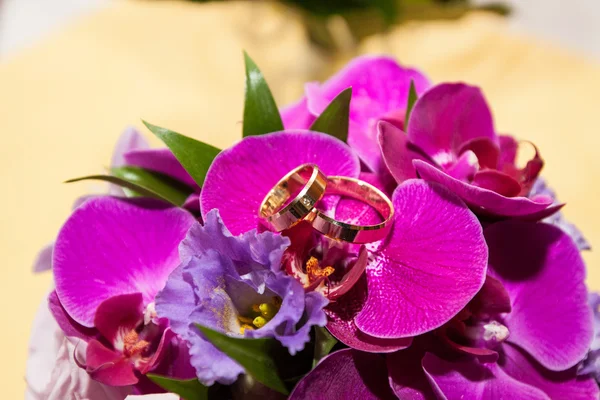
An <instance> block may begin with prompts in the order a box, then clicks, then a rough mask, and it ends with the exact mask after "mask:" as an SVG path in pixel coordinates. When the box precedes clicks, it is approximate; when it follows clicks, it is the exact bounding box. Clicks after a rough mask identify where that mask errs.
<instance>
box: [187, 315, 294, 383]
mask: <svg viewBox="0 0 600 400" xmlns="http://www.w3.org/2000/svg"><path fill="white" fill-rule="evenodd" d="M196 327H197V328H198V329H200V331H201V332H202V333H203V334H204V336H205V337H206V339H207V340H208V341H210V342H211V343H212V344H213V345H215V347H216V348H218V349H219V350H221V351H222V352H223V353H225V354H227V355H228V356H229V357H231V358H233V359H234V360H235V361H237V362H238V363H239V364H240V365H241V366H242V367H244V369H245V370H246V372H247V373H248V374H250V375H251V376H252V377H253V378H254V379H256V380H257V381H258V382H260V383H262V384H263V385H265V386H267V387H269V388H271V389H273V390H276V391H278V392H280V393H283V394H288V390H287V388H286V387H285V384H284V383H283V381H282V380H281V378H280V377H279V375H278V372H277V371H278V368H277V365H276V363H275V360H274V358H273V356H272V355H271V353H272V351H273V350H275V349H276V347H277V346H278V343H277V341H276V340H274V339H243V338H233V337H230V336H227V335H224V334H222V333H220V332H216V331H214V330H212V329H210V328H206V327H204V326H202V325H198V324H196Z"/></svg>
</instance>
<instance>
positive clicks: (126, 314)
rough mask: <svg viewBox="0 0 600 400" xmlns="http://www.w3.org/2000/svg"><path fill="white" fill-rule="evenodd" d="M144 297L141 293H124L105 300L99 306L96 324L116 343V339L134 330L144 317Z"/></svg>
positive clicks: (107, 338)
mask: <svg viewBox="0 0 600 400" xmlns="http://www.w3.org/2000/svg"><path fill="white" fill-rule="evenodd" d="M143 302H144V299H143V297H142V294H141V293H131V294H122V295H119V296H114V297H111V298H109V299H106V300H104V301H103V302H102V303H100V305H99V306H98V310H97V311H96V317H95V318H94V326H95V327H96V329H98V331H99V332H100V334H101V335H102V336H103V337H104V338H105V339H106V340H108V341H109V342H110V343H112V344H113V345H115V341H117V340H120V339H122V338H123V335H124V334H126V333H128V332H130V331H132V330H134V329H135V328H136V327H137V326H138V325H139V323H140V322H142V320H143V318H144V303H143Z"/></svg>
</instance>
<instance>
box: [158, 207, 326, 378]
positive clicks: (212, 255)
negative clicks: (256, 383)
mask: <svg viewBox="0 0 600 400" xmlns="http://www.w3.org/2000/svg"><path fill="white" fill-rule="evenodd" d="M205 221H206V222H205V224H204V226H202V225H200V224H195V225H194V226H192V228H191V229H190V230H189V232H188V235H187V237H186V239H185V240H184V241H183V242H182V244H181V248H180V252H181V258H182V260H183V264H181V265H180V266H179V267H178V268H177V269H176V270H175V271H174V272H173V274H172V275H171V277H170V278H169V280H168V282H167V284H166V286H165V288H164V290H163V291H162V292H161V293H159V295H158V296H157V297H156V311H157V313H158V315H159V317H164V318H168V319H169V321H170V323H171V328H172V329H173V331H175V332H176V333H177V334H178V335H180V336H181V337H182V338H184V339H185V340H187V341H188V342H189V343H190V354H191V362H192V364H193V365H194V367H195V368H196V372H197V376H198V378H199V379H200V380H201V381H202V382H203V383H205V384H209V385H210V384H212V383H214V382H215V381H218V382H221V383H227V384H229V383H232V382H234V381H235V380H236V379H237V376H238V375H239V374H240V373H242V372H243V369H242V368H241V367H240V366H239V365H237V363H235V362H234V361H233V360H231V359H229V358H228V357H227V356H225V355H224V354H223V353H221V352H220V351H219V350H217V349H216V348H215V347H214V346H213V345H212V344H210V343H209V342H208V341H206V340H205V339H204V338H203V337H202V336H201V335H200V333H199V332H198V331H197V329H196V328H195V327H194V325H193V324H194V323H199V324H201V325H204V326H208V327H210V328H213V329H217V330H219V331H221V332H224V333H227V334H229V335H232V336H242V332H243V333H244V335H245V336H246V337H253V338H262V337H274V338H276V339H277V340H279V341H280V342H281V343H282V344H283V345H284V346H286V347H287V348H288V349H289V351H290V353H291V354H294V353H295V352H297V351H299V350H301V349H302V348H303V347H304V345H305V344H306V343H307V342H308V341H309V340H310V335H309V333H310V328H311V327H312V326H314V325H320V326H323V325H325V323H326V318H325V315H324V313H323V311H322V309H323V307H324V306H325V305H326V304H327V300H326V299H325V298H323V296H321V295H320V294H317V293H309V294H305V293H304V289H303V287H302V285H301V284H300V283H298V282H297V281H296V280H295V279H294V278H292V277H290V276H287V275H284V274H283V273H281V272H280V263H281V257H282V255H283V252H284V250H285V248H286V247H287V246H288V245H289V239H287V238H285V237H283V236H281V235H277V234H274V233H271V232H263V233H260V234H259V233H257V232H256V230H253V231H250V232H247V233H245V234H244V235H241V236H232V234H231V233H230V232H229V231H228V230H227V228H225V226H224V224H223V222H222V220H221V219H220V217H219V214H218V211H217V210H213V211H211V212H209V213H208V214H207V215H206V219H205ZM259 304H270V305H272V306H274V307H276V308H277V309H276V312H275V313H274V315H270V316H269V317H268V318H267V320H265V321H264V322H265V324H264V325H263V326H251V324H252V323H253V318H255V317H256V315H255V313H256V310H254V307H255V306H257V305H259ZM244 329H245V330H244Z"/></svg>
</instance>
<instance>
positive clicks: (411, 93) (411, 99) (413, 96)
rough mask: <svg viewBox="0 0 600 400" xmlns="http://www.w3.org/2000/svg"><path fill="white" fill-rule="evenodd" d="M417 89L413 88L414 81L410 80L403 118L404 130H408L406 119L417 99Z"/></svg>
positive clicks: (408, 118)
mask: <svg viewBox="0 0 600 400" xmlns="http://www.w3.org/2000/svg"><path fill="white" fill-rule="evenodd" d="M417 99H418V96H417V89H415V82H414V81H413V80H412V79H411V80H410V89H409V90H408V102H407V103H406V117H405V118H404V131H407V130H408V121H409V120H410V114H411V113H412V109H413V107H414V106H415V102H416V101H417Z"/></svg>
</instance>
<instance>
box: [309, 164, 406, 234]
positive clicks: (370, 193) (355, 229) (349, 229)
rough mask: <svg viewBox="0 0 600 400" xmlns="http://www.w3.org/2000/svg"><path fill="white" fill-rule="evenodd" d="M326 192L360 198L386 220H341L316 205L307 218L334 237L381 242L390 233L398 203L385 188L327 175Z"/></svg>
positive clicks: (315, 226) (314, 225) (323, 231)
mask: <svg viewBox="0 0 600 400" xmlns="http://www.w3.org/2000/svg"><path fill="white" fill-rule="evenodd" d="M326 194H327V195H330V194H332V195H334V194H337V195H341V196H347V197H351V198H353V199H356V200H360V201H362V202H364V203H365V204H368V205H369V206H371V207H373V208H374V209H375V210H376V211H377V212H378V213H379V214H381V216H382V217H383V219H384V221H383V222H381V223H379V224H375V225H354V224H349V223H346V222H341V221H337V220H335V219H333V218H331V217H328V216H327V215H325V214H324V213H323V212H321V211H319V210H317V209H316V208H315V209H314V210H313V213H312V215H310V216H309V217H308V218H307V219H308V220H309V221H311V223H312V226H313V228H315V229H316V230H317V231H319V232H321V233H322V234H323V235H325V236H327V237H329V238H331V239H336V240H343V241H345V242H350V243H371V242H377V241H379V240H381V239H383V238H385V237H386V236H387V234H388V232H389V230H390V228H391V227H392V224H393V221H394V205H393V204H392V202H391V201H390V199H389V198H388V197H387V196H386V195H385V193H383V192H382V191H381V190H379V189H377V188H376V187H375V186H373V185H371V184H369V183H367V182H364V181H361V180H359V179H354V178H348V177H343V176H330V177H328V178H327V193H326Z"/></svg>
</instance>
